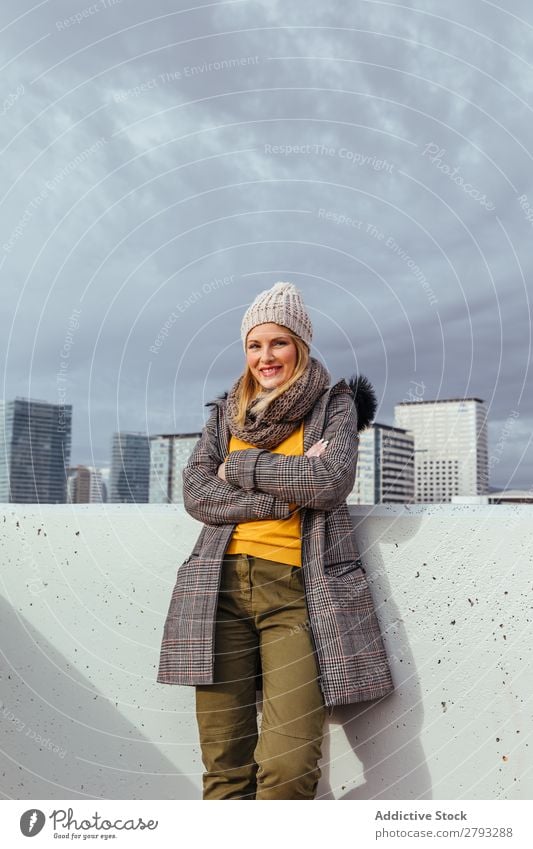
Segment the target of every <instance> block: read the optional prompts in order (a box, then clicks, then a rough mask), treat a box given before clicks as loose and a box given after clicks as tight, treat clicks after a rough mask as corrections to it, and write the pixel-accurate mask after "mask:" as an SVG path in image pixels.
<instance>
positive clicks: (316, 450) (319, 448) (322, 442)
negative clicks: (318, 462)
mask: <svg viewBox="0 0 533 849" xmlns="http://www.w3.org/2000/svg"><path fill="white" fill-rule="evenodd" d="M328 442H329V440H328V439H319V440H318V442H315V444H314V445H311V448H309V449H308V450H307V451H306V452H305V455H304V456H305V457H320V455H321V454H323V453H324V451H325V450H326V448H327V445H328Z"/></svg>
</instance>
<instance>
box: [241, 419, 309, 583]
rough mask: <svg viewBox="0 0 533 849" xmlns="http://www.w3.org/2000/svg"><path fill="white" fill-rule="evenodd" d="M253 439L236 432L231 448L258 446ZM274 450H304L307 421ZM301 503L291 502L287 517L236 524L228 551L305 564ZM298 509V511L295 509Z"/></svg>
mask: <svg viewBox="0 0 533 849" xmlns="http://www.w3.org/2000/svg"><path fill="white" fill-rule="evenodd" d="M255 447H256V446H255V445H250V443H249V442H243V441H242V440H241V439H237V438H236V437H234V436H232V437H231V439H230V443H229V451H230V453H231V452H232V451H240V450H242V449H243V448H255ZM272 452H273V453H274V454H294V455H296V454H303V453H304V424H303V422H302V423H301V424H300V425H299V427H297V428H296V429H295V430H294V431H293V432H292V433H291V435H290V436H288V437H287V439H284V440H283V442H280V444H279V445H277V446H276V448H273V449H272ZM297 507H298V505H297V504H290V509H291V515H290V516H288V518H287V519H259V520H258V521H254V522H240V523H239V524H238V525H236V526H235V529H234V531H233V534H232V536H231V540H230V543H229V545H228V547H227V549H226V553H227V554H251V555H252V556H255V557H263V558H265V559H266V560H276V561H277V562H278V563H288V564H290V565H292V566H301V565H302V540H301V532H300V511H299V510H298V509H297ZM292 511H294V512H292Z"/></svg>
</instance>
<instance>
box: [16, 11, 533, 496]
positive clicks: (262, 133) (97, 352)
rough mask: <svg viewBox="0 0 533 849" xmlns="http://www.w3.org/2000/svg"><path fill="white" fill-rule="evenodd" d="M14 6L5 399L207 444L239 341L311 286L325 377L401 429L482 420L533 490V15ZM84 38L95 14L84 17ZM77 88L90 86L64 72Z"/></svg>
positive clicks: (94, 461) (90, 444)
mask: <svg viewBox="0 0 533 849" xmlns="http://www.w3.org/2000/svg"><path fill="white" fill-rule="evenodd" d="M23 7H24V4H22V6H21V4H20V3H15V0H6V2H5V3H4V4H3V5H2V13H1V14H2V18H3V21H4V23H5V26H4V30H3V32H4V43H5V44H6V45H7V44H9V49H8V50H7V51H6V67H5V68H4V71H3V81H4V96H3V100H2V106H1V110H2V128H1V136H0V137H1V139H2V142H1V146H2V151H3V154H4V155H3V156H2V157H1V158H0V168H1V169H2V176H3V180H2V185H3V186H5V189H4V193H3V197H2V203H1V204H0V230H1V233H2V237H1V239H0V275H1V277H2V281H3V294H4V298H3V309H2V311H1V314H0V322H1V325H0V327H1V335H2V339H3V341H4V348H3V354H4V356H3V364H4V369H3V380H2V384H3V385H2V390H1V394H2V395H3V397H5V398H11V397H13V396H15V395H16V394H19V393H23V394H25V395H27V396H30V397H34V396H35V397H38V398H47V399H48V400H49V401H54V400H55V401H63V402H64V403H65V404H72V405H73V408H74V411H75V412H74V427H73V434H74V440H73V445H72V456H73V459H74V460H75V461H76V462H86V463H88V464H90V465H98V464H99V463H100V462H101V461H102V459H103V458H104V457H105V456H107V454H108V450H109V449H108V439H109V433H110V432H111V431H121V430H125V429H128V430H135V431H145V432H149V433H169V432H173V431H178V432H179V431H184V432H191V431H196V430H198V429H201V427H202V426H203V423H204V421H205V414H206V410H205V407H204V404H205V403H206V402H207V401H209V400H211V399H212V398H213V397H215V396H216V395H217V394H219V393H220V392H223V391H225V390H229V388H230V387H231V385H232V384H233V382H234V381H235V380H236V379H237V377H238V376H239V375H240V373H241V372H242V366H243V352H242V344H241V339H240V321H241V319H242V316H243V314H244V311H245V309H246V307H247V306H248V305H249V304H250V303H251V301H252V300H253V298H254V297H255V295H256V294H257V293H258V292H259V291H261V290H263V289H267V288H269V287H270V286H272V284H273V283H275V282H276V281H278V280H288V281H291V282H293V283H294V284H295V285H296V286H298V287H299V288H300V289H301V291H302V293H303V296H304V301H305V303H306V305H307V307H308V310H309V314H310V316H311V318H312V321H313V326H314V337H313V350H312V353H313V354H314V355H315V356H317V357H318V358H320V359H322V360H323V362H324V363H325V365H326V366H327V368H328V369H329V370H330V373H331V374H332V378H333V379H334V380H337V379H339V378H340V377H343V376H344V377H349V376H350V375H351V374H354V373H361V374H364V375H365V376H367V377H368V378H369V380H370V381H371V382H372V384H373V385H374V387H375V389H376V394H377V398H378V413H377V417H378V419H379V420H380V421H385V422H392V421H393V408H394V404H395V403H397V402H399V401H401V400H402V399H405V398H409V396H410V394H414V395H418V394H420V397H421V398H426V399H440V398H451V397H462V396H471V395H477V396H479V397H481V398H483V399H484V400H485V403H486V407H487V411H488V417H489V422H490V425H489V433H488V437H489V450H490V446H495V449H494V450H495V453H494V455H493V461H494V462H493V473H494V479H495V484H496V485H497V486H500V487H513V488H525V489H527V488H529V487H530V486H531V484H532V479H533V445H532V439H531V437H532V433H533V411H532V408H531V402H530V400H529V399H530V398H531V374H530V371H529V361H530V359H531V355H530V348H531V310H530V288H531V287H530V283H529V281H530V280H531V278H532V272H533V267H532V266H533V257H532V256H531V251H530V250H529V245H530V242H531V227H532V226H533V172H532V169H531V154H530V152H529V150H530V146H531V141H532V134H533V125H532V122H531V121H530V120H529V114H528V113H529V111H530V109H531V107H530V105H529V88H528V76H527V73H525V69H527V68H528V67H529V66H528V64H527V41H526V34H527V33H528V32H529V31H530V30H531V28H532V27H533V22H532V21H530V18H531V10H530V8H529V7H527V6H526V4H525V3H523V2H522V0H513V4H512V7H511V9H508V10H505V9H501V8H498V7H496V6H495V5H494V4H488V3H482V4H480V3H478V2H475V3H472V4H462V5H461V6H460V7H458V8H457V9H456V10H455V11H454V20H451V18H450V11H449V4H445V3H444V2H443V0H437V1H436V2H427V0H421V2H420V3H417V4H416V7H415V6H413V5H411V4H409V2H405V3H401V4H395V3H394V2H391V3H388V4H386V14H385V13H384V11H383V10H384V7H383V6H382V5H380V4H375V3H369V2H364V3H358V4H353V3H351V2H348V1H347V0H339V2H338V3H336V4H335V6H334V7H331V8H330V7H317V8H312V7H309V6H307V5H305V4H299V3H295V4H290V5H289V6H287V5H286V4H281V3H280V2H278V0H268V2H267V0H257V2H255V3H253V4H248V3H243V2H233V3H214V4H211V5H208V6H206V7H202V10H201V13H200V17H201V21H202V25H201V32H200V33H199V32H198V31H197V26H198V18H197V13H198V10H195V9H191V8H190V4H185V3H182V2H181V0H178V2H176V3H172V4H171V6H169V4H168V3H166V2H165V0H156V2H155V3H153V4H152V5H151V7H150V15H151V16H152V15H153V16H154V18H153V22H152V23H147V22H146V21H145V20H144V10H143V7H142V5H138V6H136V5H135V4H127V3H125V2H118V0H115V2H111V0H110V2H106V3H102V4H100V5H98V6H97V8H98V12H97V13H95V14H92V13H91V14H89V13H88V12H87V14H86V15H84V14H78V15H77V16H76V14H73V9H72V5H71V3H69V2H68V0H57V2H56V3H55V4H54V8H53V10H52V9H51V8H50V7H49V6H48V4H40V5H37V6H36V7H35V8H31V9H30V8H29V7H28V9H27V10H25V13H24V14H23V13H22V12H21V9H22V8H23ZM77 11H78V12H79V11H80V10H77ZM67 69H68V73H66V71H67Z"/></svg>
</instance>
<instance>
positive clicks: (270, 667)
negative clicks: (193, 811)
mask: <svg viewBox="0 0 533 849" xmlns="http://www.w3.org/2000/svg"><path fill="white" fill-rule="evenodd" d="M241 336H242V341H243V345H244V351H245V355H246V368H245V371H244V373H243V375H241V377H239V378H238V380H237V381H236V382H235V383H234V385H233V387H232V389H231V390H230V392H229V394H228V393H225V395H223V396H222V397H220V398H218V399H217V400H216V401H214V402H211V403H210V404H209V405H208V406H213V410H212V412H211V415H210V417H209V420H208V421H207V423H206V425H205V428H204V431H203V433H202V436H201V438H200V440H199V441H198V443H197V445H196V447H195V449H194V451H193V453H192V455H191V457H190V459H189V461H188V463H187V466H186V468H185V470H184V472H183V483H184V487H183V493H184V504H185V508H186V510H187V512H188V513H190V514H191V515H192V516H194V518H196V519H198V520H199V521H201V522H203V523H204V526H203V528H202V530H201V533H200V536H199V537H198V540H197V542H196V545H195V548H194V550H193V552H192V553H191V555H190V557H189V558H188V559H187V560H186V561H185V563H183V564H182V566H181V567H180V568H179V570H178V575H177V580H176V584H175V586H174V590H173V593H172V598H171V602H170V607H169V611H168V615H167V618H166V622H165V626H164V632H163V640H162V646H161V656H160V664H159V672H158V678H157V680H158V681H159V682H160V683H164V684H187V685H194V686H195V687H196V717H197V721H198V729H199V734H200V745H201V751H202V760H203V763H204V767H205V773H204V776H203V798H204V799H314V798H315V794H316V787H317V783H318V779H319V777H320V774H321V772H320V768H319V766H318V761H319V759H320V756H321V745H322V738H323V725H324V718H325V713H326V710H327V709H330V710H331V708H332V707H333V705H336V704H346V703H350V702H357V701H365V700H370V699H375V698H378V697H381V696H385V695H387V694H388V693H390V692H391V691H392V689H393V684H392V679H391V675H390V668H389V664H388V661H387V657H386V654H385V651H384V647H383V642H382V639H381V634H380V630H379V625H378V621H377V618H376V614H375V610H374V606H373V603H372V597H371V595H370V592H369V589H368V585H367V582H366V577H365V573H364V569H363V567H362V564H361V560H360V559H359V555H358V552H357V550H356V548H355V543H354V540H353V535H352V524H351V520H350V515H349V513H348V508H347V505H346V497H347V495H348V494H349V493H350V492H351V490H352V488H353V485H354V480H355V470H356V463H357V442H358V435H357V434H358V430H361V429H362V428H364V427H365V426H366V425H367V424H369V422H370V420H371V418H372V416H373V414H374V412H375V406H376V404H375V396H374V393H373V390H372V388H371V387H370V385H369V384H368V382H367V381H365V379H364V378H360V379H359V381H358V382H354V383H353V385H352V383H350V385H349V384H348V383H347V382H346V381H345V380H344V379H342V380H340V381H339V382H338V383H336V384H335V385H334V386H331V387H330V386H329V374H328V372H327V370H326V369H325V368H324V366H323V365H322V364H321V363H320V362H319V361H318V360H317V359H315V358H314V357H312V356H310V353H309V351H310V345H311V339H312V326H311V321H310V318H309V316H308V314H307V312H306V309H305V306H304V304H303V301H302V298H301V293H300V292H299V290H298V289H296V288H295V287H294V286H293V285H292V284H291V283H276V284H275V285H274V286H273V287H272V289H270V290H267V291H265V292H261V293H260V294H259V295H258V296H257V298H256V299H255V301H254V302H253V304H252V305H251V306H250V307H249V309H248V310H247V312H246V313H245V315H244V318H243V321H242V325H241ZM259 676H260V677H259ZM259 681H260V686H261V685H262V690H263V707H262V721H261V729H260V733H258V728H257V708H256V684H257V683H258V682H259Z"/></svg>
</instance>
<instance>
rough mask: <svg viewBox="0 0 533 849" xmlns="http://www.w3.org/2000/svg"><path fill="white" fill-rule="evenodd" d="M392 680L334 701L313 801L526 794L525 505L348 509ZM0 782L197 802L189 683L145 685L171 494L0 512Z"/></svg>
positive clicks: (40, 792)
mask: <svg viewBox="0 0 533 849" xmlns="http://www.w3.org/2000/svg"><path fill="white" fill-rule="evenodd" d="M351 513H352V517H353V523H354V528H355V538H356V541H357V544H358V547H359V551H360V554H361V557H362V559H363V562H364V564H365V567H366V569H367V574H368V577H369V579H370V585H371V589H372V593H373V596H374V601H375V604H376V609H377V611H378V615H379V618H380V621H381V625H382V630H383V634H384V639H385V643H386V647H387V651H388V654H389V657H390V660H391V665H392V668H393V677H394V681H395V684H396V691H395V692H394V693H393V694H392V695H390V696H388V697H386V698H385V699H383V700H382V701H380V702H367V703H363V704H359V705H348V706H346V707H343V708H337V709H336V710H335V712H334V714H333V716H332V717H331V719H330V720H329V723H328V727H327V729H326V737H325V741H324V747H323V755H324V757H323V760H322V778H321V781H320V785H319V792H318V796H319V797H320V798H330V799H331V798H336V799H341V798H345V799H346V798H351V799H355V798H370V799H372V798H381V799H432V798H435V799H461V798H464V799H491V798H499V799H526V798H531V794H532V784H533V778H532V773H531V753H532V749H533V737H532V730H533V701H532V694H531V683H530V682H531V680H532V666H533V663H532V655H533V627H532V602H531V598H532V583H533V569H532V558H533V534H532V530H531V528H532V524H531V514H532V511H531V507H530V506H528V505H518V506H506V505H505V506H504V505H501V506H500V505H495V506H477V505H427V504H426V505H409V506H402V507H397V506H390V507H387V506H383V507H361V506H352V507H351ZM0 523H1V526H2V542H3V546H2V554H3V556H2V571H1V582H0V589H1V592H0V605H1V616H0V628H1V643H0V646H1V651H2V654H1V668H0V674H1V678H0V740H1V744H0V748H1V753H0V757H1V760H2V764H1V774H2V782H1V790H2V793H3V796H4V797H5V798H17V799H26V798H28V799H32V798H33V799H91V798H114V799H129V798H139V799H169V798H181V799H185V798H199V797H200V786H201V771H202V764H201V760H200V755H199V749H198V738H197V732H196V723H195V718H194V699H193V697H194V690H193V689H192V688H190V687H171V686H165V685H161V684H157V683H156V682H155V675H156V668H157V661H158V653H159V645H160V640H161V633H162V627H163V621H164V618H165V615H166V610H167V607H168V602H169V599H170V593H171V589H172V586H173V584H174V580H175V574H176V569H177V567H178V566H179V564H180V563H181V562H182V561H183V560H184V559H185V558H186V557H187V555H188V554H189V552H190V549H191V547H192V545H193V542H194V540H195V539H196V537H197V534H198V532H199V530H200V525H199V523H197V522H196V521H194V520H193V519H191V518H190V517H189V516H188V515H187V514H186V513H185V512H184V510H183V508H182V507H180V506H173V505H165V506H160V505H140V506H133V505H87V506H85V505H64V506H34V505H2V512H1V513H0Z"/></svg>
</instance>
